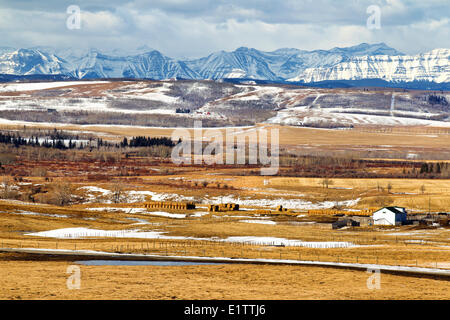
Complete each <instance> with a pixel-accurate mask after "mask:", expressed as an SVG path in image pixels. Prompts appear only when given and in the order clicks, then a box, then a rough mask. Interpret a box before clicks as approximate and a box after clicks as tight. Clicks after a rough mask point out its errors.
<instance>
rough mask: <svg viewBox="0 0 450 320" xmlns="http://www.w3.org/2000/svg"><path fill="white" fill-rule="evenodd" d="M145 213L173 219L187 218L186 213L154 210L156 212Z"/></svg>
mask: <svg viewBox="0 0 450 320" xmlns="http://www.w3.org/2000/svg"><path fill="white" fill-rule="evenodd" d="M145 214H148V215H152V216H159V217H167V218H173V219H184V218H186V215H185V214H182V213H168V212H161V211H154V212H145Z"/></svg>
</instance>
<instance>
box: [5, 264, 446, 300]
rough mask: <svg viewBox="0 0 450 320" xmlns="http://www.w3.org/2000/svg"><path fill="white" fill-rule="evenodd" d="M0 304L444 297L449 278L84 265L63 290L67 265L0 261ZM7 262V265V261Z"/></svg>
mask: <svg viewBox="0 0 450 320" xmlns="http://www.w3.org/2000/svg"><path fill="white" fill-rule="evenodd" d="M0 259H2V260H0V274H1V275H2V277H1V284H2V286H1V289H0V298H1V299H45V300H47V299H49V300H50V299H64V300H65V299H76V300H78V299H83V300H86V299H100V300H103V299H108V300H109V299H114V300H123V299H152V300H153V299H156V300H160V299H161V300H173V299H178V300H180V299H181V300H196V299H201V300H204V299H208V300H209V299H219V300H221V299H226V300H246V299H251V300H253V299H257V300H300V299H301V300H319V299H320V300H324V299H332V300H342V299H368V300H370V299H377V300H395V299H417V300H435V299H438V300H439V299H448V298H449V297H450V296H449V291H448V281H445V280H438V279H427V278H415V277H405V276H400V275H391V274H381V278H380V280H381V286H380V289H368V287H367V281H368V278H369V276H370V274H368V273H366V272H362V271H352V270H336V269H331V268H319V267H292V266H268V265H213V266H172V267H161V266H160V267H158V266H113V267H111V266H109V267H108V266H81V267H80V271H81V282H80V289H78V290H76V289H75V290H69V289H68V288H67V285H66V281H67V277H68V275H67V273H66V271H67V267H68V266H70V265H72V262H67V261H26V260H25V261H24V260H8V259H7V257H5V256H0ZM5 260H6V261H5Z"/></svg>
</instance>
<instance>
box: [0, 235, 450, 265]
mask: <svg viewBox="0 0 450 320" xmlns="http://www.w3.org/2000/svg"><path fill="white" fill-rule="evenodd" d="M42 242H45V243H46V244H48V245H47V246H42V244H41V243H42ZM151 242H153V248H152V246H151ZM33 243H34V245H35V247H33V246H32V245H33ZM30 244H31V245H30ZM157 244H158V245H157ZM219 245H223V247H222V248H221V250H218V249H217V250H216V251H218V252H219V253H222V257H226V258H248V259H255V258H260V259H265V258H266V259H274V257H276V258H278V259H280V260H283V259H292V257H294V258H297V257H298V260H299V261H318V262H336V263H359V264H376V265H378V264H380V263H383V264H384V265H392V266H416V267H424V266H425V267H430V266H434V267H435V268H436V269H443V270H449V267H448V261H438V260H437V259H435V260H434V261H430V260H424V259H418V258H415V259H404V260H402V261H403V262H404V263H400V259H395V258H389V257H387V258H384V257H381V258H380V256H378V255H376V256H361V255H356V256H349V255H343V254H342V253H341V254H335V255H332V254H325V253H323V254H320V252H318V253H311V252H306V253H305V252H302V250H301V248H304V249H311V248H307V247H306V248H305V247H278V246H267V245H265V246H260V247H258V248H252V247H257V246H256V245H254V244H252V245H251V246H248V245H245V244H239V243H226V242H222V243H214V244H211V243H208V242H204V243H198V244H197V243H194V242H193V241H186V242H182V243H174V242H170V241H146V242H136V243H127V244H114V243H112V244H102V243H99V244H97V248H98V249H99V250H101V251H102V252H112V253H124V254H125V253H127V254H131V253H142V252H143V253H152V254H163V255H166V256H169V255H174V254H175V255H179V254H184V256H187V257H188V256H203V257H217V252H216V254H215V252H214V249H215V248H214V247H216V248H217V247H218V246H219ZM145 247H146V248H145ZM205 247H206V248H208V249H211V247H213V248H212V249H213V250H212V251H211V250H207V249H205ZM224 247H226V248H224ZM236 247H240V248H239V249H240V250H238V251H237V252H236V250H234V251H232V252H231V254H230V252H227V255H226V254H225V253H226V251H227V249H230V248H231V249H233V248H236ZM1 248H3V249H8V248H9V249H16V248H21V249H26V248H30V249H31V248H38V249H40V250H42V251H45V250H48V251H51V250H54V249H60V250H72V249H73V250H74V251H80V252H81V251H82V250H91V249H92V248H90V244H86V243H82V244H80V243H77V242H74V243H67V242H64V241H59V242H58V241H56V242H53V241H41V242H39V241H27V242H24V241H2V242H1ZM188 248H189V249H190V250H188ZM261 248H264V249H268V248H271V249H272V250H271V251H267V252H264V250H261ZM286 248H287V249H288V250H286ZM289 248H290V250H289ZM177 249H178V250H177ZM180 249H182V250H180ZM255 249H259V250H255ZM295 249H299V250H298V251H296V250H295ZM105 250H106V251H105ZM0 251H1V249H0ZM98 252H100V251H98ZM207 253H208V254H207ZM419 260H421V261H420V263H419ZM439 264H440V265H439Z"/></svg>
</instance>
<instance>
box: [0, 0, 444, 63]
mask: <svg viewBox="0 0 450 320" xmlns="http://www.w3.org/2000/svg"><path fill="white" fill-rule="evenodd" d="M73 5H75V6H77V7H78V8H79V9H80V14H79V16H78V15H76V13H75V15H74V11H69V12H68V8H69V7H70V6H73ZM371 6H372V7H371ZM374 6H375V9H373V7H374ZM370 8H371V9H370ZM373 10H375V11H373ZM377 12H379V16H378V15H377ZM77 17H79V18H80V20H79V21H80V23H79V25H77V24H76V22H77ZM378 18H379V19H378ZM368 20H369V26H368ZM68 22H69V26H70V27H68ZM376 22H379V24H378V26H379V28H374V26H375V27H376V26H377V25H376ZM74 26H75V28H74ZM78 26H79V28H78ZM449 35H450V1H449V0H427V1H424V0H420V1H419V0H417V1H416V0H277V1H274V0H147V1H144V0H121V1H119V0H90V1H80V0H69V1H66V0H42V1H35V0H0V47H14V48H29V47H34V46H50V47H55V48H73V49H77V48H79V49H85V48H97V49H99V50H106V51H108V50H114V49H118V50H124V51H126V50H131V49H136V48H138V47H142V46H145V47H148V48H153V49H156V50H159V51H161V52H162V53H163V54H165V55H167V56H170V57H173V58H179V59H181V58H196V57H202V56H206V55H208V54H210V53H212V52H215V51H220V50H225V51H232V50H235V49H236V48H238V47H241V46H245V47H251V48H256V49H259V50H264V51H273V50H276V49H279V48H297V49H302V50H316V49H331V48H333V47H346V46H352V45H356V44H360V43H363V42H366V43H379V42H384V43H386V44H387V45H389V46H391V47H393V48H395V49H397V50H399V51H401V52H403V53H405V54H418V53H424V52H427V51H430V50H432V49H435V48H450V37H449Z"/></svg>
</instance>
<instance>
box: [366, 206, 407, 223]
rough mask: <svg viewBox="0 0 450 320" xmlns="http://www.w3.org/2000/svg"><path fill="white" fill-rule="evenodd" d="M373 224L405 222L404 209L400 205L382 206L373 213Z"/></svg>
mask: <svg viewBox="0 0 450 320" xmlns="http://www.w3.org/2000/svg"><path fill="white" fill-rule="evenodd" d="M372 218H373V224H374V225H384V226H395V225H401V224H404V223H405V222H406V218H407V214H406V209H405V208H402V207H384V208H381V209H379V210H377V211H375V212H374V213H373V216H372Z"/></svg>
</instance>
